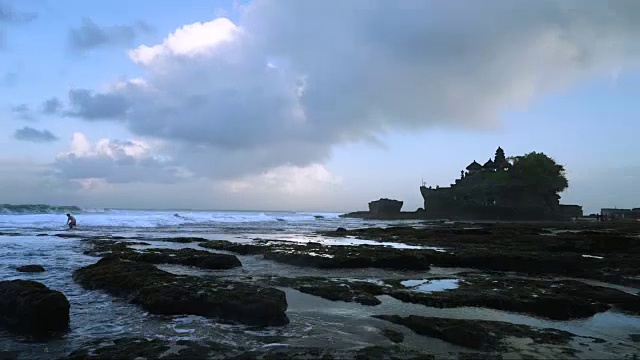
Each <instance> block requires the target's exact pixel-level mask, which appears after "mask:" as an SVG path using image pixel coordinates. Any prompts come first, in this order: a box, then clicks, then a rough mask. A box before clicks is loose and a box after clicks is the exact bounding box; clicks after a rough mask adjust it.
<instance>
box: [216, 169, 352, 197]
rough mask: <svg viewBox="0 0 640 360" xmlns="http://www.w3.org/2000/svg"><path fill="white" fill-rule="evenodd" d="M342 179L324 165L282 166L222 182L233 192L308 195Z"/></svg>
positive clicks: (327, 187)
mask: <svg viewBox="0 0 640 360" xmlns="http://www.w3.org/2000/svg"><path fill="white" fill-rule="evenodd" d="M341 182H342V179H341V178H340V177H339V176H336V175H334V174H332V173H331V172H330V171H329V170H327V169H326V168H325V167H324V166H322V165H319V164H314V165H310V166H306V167H295V166H280V167H277V168H274V169H271V170H269V171H266V172H264V173H263V174H260V175H257V176H246V177H242V178H240V179H236V180H229V181H224V182H222V184H223V185H224V186H225V187H226V190H227V191H229V192H231V193H239V192H250V193H255V192H272V193H280V194H282V195H295V196H308V195H313V194H321V193H325V192H326V191H327V190H330V189H331V188H332V187H334V188H335V186H336V185H340V184H341Z"/></svg>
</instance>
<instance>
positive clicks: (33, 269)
mask: <svg viewBox="0 0 640 360" xmlns="http://www.w3.org/2000/svg"><path fill="white" fill-rule="evenodd" d="M16 270H17V271H19V272H26V273H38V272H45V270H44V268H43V267H42V266H41V265H24V266H19V267H17V268H16Z"/></svg>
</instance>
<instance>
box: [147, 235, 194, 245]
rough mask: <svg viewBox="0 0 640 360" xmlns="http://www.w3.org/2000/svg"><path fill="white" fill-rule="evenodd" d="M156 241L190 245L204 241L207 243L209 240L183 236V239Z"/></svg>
mask: <svg viewBox="0 0 640 360" xmlns="http://www.w3.org/2000/svg"><path fill="white" fill-rule="evenodd" d="M154 240H156V241H165V242H174V243H180V244H188V243H194V242H203V241H207V239H205V238H200V237H185V236H181V237H173V238H166V237H165V238H158V239H154Z"/></svg>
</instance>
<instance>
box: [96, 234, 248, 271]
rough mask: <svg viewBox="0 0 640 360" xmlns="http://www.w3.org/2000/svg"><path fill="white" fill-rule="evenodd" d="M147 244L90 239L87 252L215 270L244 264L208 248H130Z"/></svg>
mask: <svg viewBox="0 0 640 360" xmlns="http://www.w3.org/2000/svg"><path fill="white" fill-rule="evenodd" d="M145 244H147V243H144V242H130V241H109V240H95V241H90V246H91V249H89V250H87V251H86V252H85V253H86V254H90V255H101V256H103V255H111V256H117V257H119V258H121V259H125V260H131V261H136V262H142V263H149V264H177V265H185V266H194V267H198V268H201V269H213V270H223V269H232V268H235V267H240V266H242V263H241V262H240V260H239V259H238V258H237V257H236V256H234V255H228V254H216V253H212V252H210V251H206V250H196V249H191V248H184V249H156V248H151V249H140V250H134V249H132V248H130V246H131V245H145ZM147 245H148V244H147Z"/></svg>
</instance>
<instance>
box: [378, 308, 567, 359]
mask: <svg viewBox="0 0 640 360" xmlns="http://www.w3.org/2000/svg"><path fill="white" fill-rule="evenodd" d="M373 317H375V318H378V319H382V320H386V321H390V322H392V323H394V324H399V325H404V326H406V327H408V328H409V329H411V330H413V331H414V332H416V333H417V334H420V335H425V336H429V337H433V338H437V339H441V340H444V341H446V342H448V343H451V344H454V345H459V346H464V347H467V348H470V349H474V350H481V351H489V352H493V351H504V350H506V349H505V345H506V344H505V343H504V342H503V340H504V339H505V338H507V337H516V338H529V339H531V340H533V342H534V343H536V344H552V345H567V344H568V343H569V341H570V340H571V339H572V338H573V337H574V336H575V335H573V334H571V333H569V332H566V331H561V330H555V329H541V328H534V327H530V326H526V325H516V324H511V323H505V322H499V321H484V320H464V319H447V318H433V317H423V316H416V315H410V316H407V317H401V316H398V315H373Z"/></svg>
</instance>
